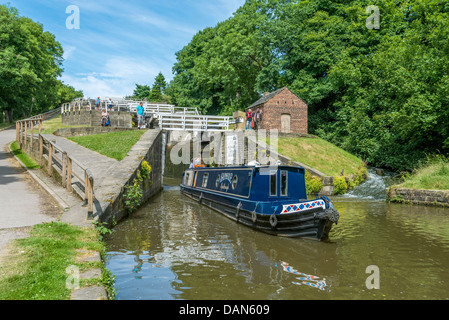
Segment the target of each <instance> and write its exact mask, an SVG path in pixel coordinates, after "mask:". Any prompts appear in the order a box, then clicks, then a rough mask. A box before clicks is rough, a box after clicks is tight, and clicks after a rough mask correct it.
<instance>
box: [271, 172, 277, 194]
mask: <svg viewBox="0 0 449 320" xmlns="http://www.w3.org/2000/svg"><path fill="white" fill-rule="evenodd" d="M276 172H277V171H270V196H275V195H277V190H276V189H277V179H276Z"/></svg>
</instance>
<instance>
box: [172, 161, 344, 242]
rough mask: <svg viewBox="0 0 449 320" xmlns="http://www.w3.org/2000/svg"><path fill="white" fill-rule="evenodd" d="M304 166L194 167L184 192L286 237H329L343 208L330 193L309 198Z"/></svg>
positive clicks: (185, 176) (246, 222)
mask: <svg viewBox="0 0 449 320" xmlns="http://www.w3.org/2000/svg"><path fill="white" fill-rule="evenodd" d="M304 173H305V171H304V168H302V167H295V166H258V165H254V166H252V165H246V166H238V167H216V168H215V167H195V168H191V169H187V170H185V171H184V173H183V177H182V182H181V185H180V189H181V192H182V193H183V194H184V195H186V196H187V197H189V198H191V199H193V200H195V201H198V202H199V203H200V204H202V205H205V206H207V207H210V208H211V209H214V210H215V211H218V212H220V213H221V214H223V215H225V216H226V217H228V218H230V219H232V220H234V221H237V222H239V223H242V224H244V225H246V226H248V227H252V228H254V229H256V230H259V231H263V232H266V233H269V234H272V235H277V236H283V237H303V238H312V239H316V240H325V239H327V238H328V235H329V231H330V230H331V228H332V225H333V224H334V223H335V224H337V223H338V219H339V213H338V211H337V210H336V209H334V207H333V205H332V203H331V201H330V200H329V199H328V198H327V197H321V198H316V199H307V192H306V185H305V178H304Z"/></svg>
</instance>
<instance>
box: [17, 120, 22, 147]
mask: <svg viewBox="0 0 449 320" xmlns="http://www.w3.org/2000/svg"><path fill="white" fill-rule="evenodd" d="M18 142H19V147H20V148H22V121H20V122H19V141H18Z"/></svg>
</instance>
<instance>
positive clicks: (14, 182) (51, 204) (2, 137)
mask: <svg viewBox="0 0 449 320" xmlns="http://www.w3.org/2000/svg"><path fill="white" fill-rule="evenodd" d="M15 135H16V131H15V129H14V128H13V129H7V130H3V131H0V252H1V251H2V249H3V248H4V246H5V245H6V244H7V243H8V242H9V241H10V240H12V239H17V238H23V237H26V236H27V229H29V228H30V227H32V226H34V225H36V224H40V223H46V222H51V221H55V220H57V217H58V216H59V215H60V214H61V210H60V209H59V207H58V205H57V203H56V202H55V200H54V198H53V197H51V196H50V195H49V194H48V193H46V192H45V190H44V189H43V188H41V187H40V185H39V184H38V183H36V181H35V180H34V179H33V178H32V177H31V176H30V175H29V174H28V173H27V171H26V170H25V169H24V168H22V167H21V166H20V165H19V164H18V162H17V161H16V160H15V158H14V156H12V155H11V153H10V152H9V145H10V143H11V142H13V141H14V140H15V139H16V137H15Z"/></svg>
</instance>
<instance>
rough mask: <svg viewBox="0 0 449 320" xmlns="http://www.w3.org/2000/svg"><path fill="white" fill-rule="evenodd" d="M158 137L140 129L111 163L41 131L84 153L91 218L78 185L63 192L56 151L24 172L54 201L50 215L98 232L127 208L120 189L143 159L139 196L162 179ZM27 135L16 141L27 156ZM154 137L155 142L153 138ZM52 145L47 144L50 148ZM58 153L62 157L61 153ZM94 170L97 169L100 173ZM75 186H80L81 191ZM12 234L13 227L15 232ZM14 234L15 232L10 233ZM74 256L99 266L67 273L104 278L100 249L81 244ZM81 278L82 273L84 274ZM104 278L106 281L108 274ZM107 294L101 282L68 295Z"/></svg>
mask: <svg viewBox="0 0 449 320" xmlns="http://www.w3.org/2000/svg"><path fill="white" fill-rule="evenodd" d="M25 128H26V126H25ZM25 130H26V129H25ZM25 132H26V131H25ZM10 135H11V137H9V136H8V138H7V139H10V140H11V141H13V140H14V138H12V137H13V133H12V131H11V132H10ZM160 137H161V135H160V132H158V131H152V132H149V131H148V134H147V135H146V136H145V134H144V135H143V139H141V140H140V141H139V142H137V143H136V144H135V145H134V146H133V148H132V149H131V150H130V151H129V153H128V157H126V158H125V159H124V161H121V162H119V163H114V164H113V165H107V162H106V161H103V160H101V159H99V157H100V155H99V154H97V153H94V152H92V151H90V150H87V149H84V150H81V149H80V147H79V146H76V145H75V144H74V143H71V142H70V141H68V140H65V139H64V140H62V139H63V138H60V137H56V136H52V135H46V138H47V139H48V140H50V139H51V142H52V143H54V144H55V145H57V146H59V147H62V148H63V149H62V150H63V151H64V152H67V153H68V154H72V155H73V154H76V156H77V158H78V159H80V158H83V157H84V159H83V160H80V161H83V162H85V163H87V164H88V165H89V167H90V168H91V169H92V171H93V172H95V174H96V177H97V179H98V181H97V187H98V189H97V190H99V191H98V192H95V204H96V205H95V211H94V212H93V214H92V216H93V219H89V216H88V214H87V208H86V206H85V203H84V201H82V200H85V199H86V198H85V197H84V192H82V191H83V190H82V189H81V188H73V189H78V190H74V191H75V192H73V193H71V192H67V189H66V186H64V183H63V182H64V169H63V168H64V165H62V166H58V163H55V161H54V158H56V153H53V154H51V153H50V156H49V155H44V156H43V157H42V158H43V161H42V164H43V166H42V170H28V171H26V172H27V174H28V175H29V176H30V177H32V178H33V179H34V181H35V182H37V183H38V184H39V185H40V187H41V188H42V189H43V190H45V191H44V193H46V194H47V196H48V195H50V196H51V197H53V198H54V199H55V201H56V202H57V203H58V205H57V206H56V207H58V206H59V207H60V210H61V211H59V214H58V216H57V217H55V218H54V221H60V222H64V223H67V224H68V225H71V226H74V227H78V228H88V229H91V230H96V231H94V232H98V235H99V234H100V233H101V232H104V231H107V228H106V227H105V223H109V224H110V226H111V227H112V224H113V223H115V222H116V221H119V220H120V219H121V218H123V217H124V216H125V214H124V213H123V212H127V209H126V207H125V206H124V205H123V202H124V200H123V195H124V190H125V189H126V188H125V186H126V185H127V183H128V184H134V183H135V181H134V180H135V177H136V176H139V175H140V174H141V171H142V164H143V163H148V162H147V161H149V162H150V163H151V164H152V166H151V169H150V171H151V172H149V174H148V177H147V178H148V179H146V181H142V189H143V192H142V198H141V199H140V201H141V202H144V201H145V200H147V199H149V198H151V197H152V196H154V194H157V193H158V192H159V191H160V189H161V184H160V183H161V181H162V178H161V166H160V162H161V161H160V160H159V161H158V160H157V155H160V154H161V147H162V143H161V139H160ZM148 138H150V139H148ZM32 140H35V137H33V135H28V136H27V135H26V134H25V136H24V137H22V138H21V143H22V145H23V146H25V149H27V146H28V149H27V151H28V153H29V154H30V155H31V156H32V157H33V156H34V157H36V153H37V152H36V150H33V149H32V147H31V146H32V145H33V143H32V142H31V141H32ZM158 141H159V143H157V142H158ZM34 142H35V143H34V146H35V147H36V146H39V144H38V143H36V141H34ZM55 149H56V150H59V151H61V148H56V147H55ZM55 149H53V152H54V150H55ZM74 149H75V150H74ZM51 158H53V159H52V160H53V161H51V160H50V161H49V159H51ZM35 159H36V158H35ZM62 159H63V160H64V157H63V158H62ZM66 159H67V158H66ZM16 160H18V159H16ZM36 160H38V159H36ZM49 162H50V163H51V170H50V169H49V165H48V163H49ZM96 168H98V169H99V170H96ZM61 169H62V171H61ZM23 170H26V169H23ZM48 173H51V177H50V176H49V175H48ZM99 173H103V175H101V174H99ZM111 175H112V176H113V178H111ZM78 177H79V176H78ZM153 179H154V180H153ZM2 180H3V179H2ZM153 181H155V183H153ZM3 182H4V181H3ZM120 186H121V187H120ZM117 187H118V188H117ZM79 189H81V192H80V190H79ZM102 192H103V193H102ZM114 192H115V193H114ZM2 195H5V194H2ZM22 196H23V194H22ZM104 197H107V201H101V199H103V198H104ZM102 202H103V203H102ZM42 207H44V206H42ZM19 211H20V210H19ZM4 212H7V210H5V211H4ZM120 215H121V216H120ZM47 223H48V222H47ZM93 223H95V224H93ZM45 225H46V223H44V224H43V225H40V224H39V223H38V224H36V227H37V228H41V227H42V226H44V227H45ZM36 227H34V228H36ZM34 228H33V229H31V232H33V230H34ZM28 231H29V230H28ZM16 234H19V233H18V232H16ZM16 237H18V236H17V235H16ZM10 238H11V237H10ZM55 253H56V252H55ZM5 255H6V254H5ZM76 256H77V258H76V262H75V266H77V264H80V266H82V265H83V264H85V263H87V264H92V263H93V264H94V265H96V266H98V267H99V269H92V268H88V270H85V267H81V269H83V270H82V271H84V272H81V273H79V272H78V273H75V274H72V275H69V274H68V275H67V277H68V278H70V277H72V276H73V279H76V278H80V279H82V280H81V281H84V282H86V281H87V283H92V281H94V282H95V281H97V282H98V281H101V280H100V279H105V277H106V279H109V276H108V274H107V270H105V269H104V266H103V264H102V260H101V257H100V252H98V251H92V250H89V249H86V248H80V249H78V250H77V252H76ZM8 257H9V258H10V259H8V260H12V261H14V258H15V256H14V255H13V256H11V255H8ZM77 268H78V266H77ZM76 270H77V269H76V268H75V271H76ZM105 271H106V275H105ZM86 278H88V279H87V280H86ZM95 279H97V280H95ZM107 281H110V279H109V280H107ZM107 297H108V296H107V294H106V291H105V290H104V287H102V286H98V285H93V286H92V285H89V286H87V287H85V288H84V287H83V288H80V289H75V290H74V291H73V292H72V295H71V299H72V300H98V299H101V300H102V299H107Z"/></svg>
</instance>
